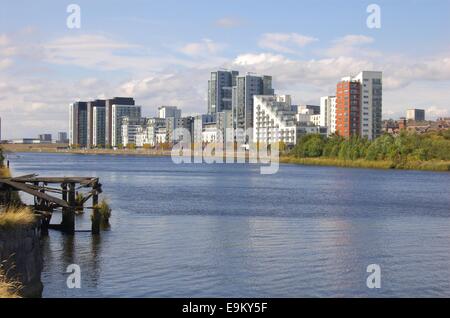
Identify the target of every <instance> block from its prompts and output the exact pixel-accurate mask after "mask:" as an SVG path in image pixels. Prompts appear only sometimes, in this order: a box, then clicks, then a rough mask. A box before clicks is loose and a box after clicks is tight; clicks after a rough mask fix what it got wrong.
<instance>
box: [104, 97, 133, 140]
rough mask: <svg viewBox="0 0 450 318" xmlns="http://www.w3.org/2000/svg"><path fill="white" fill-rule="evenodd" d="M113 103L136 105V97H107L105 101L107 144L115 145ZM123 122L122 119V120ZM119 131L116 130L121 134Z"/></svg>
mask: <svg viewBox="0 0 450 318" xmlns="http://www.w3.org/2000/svg"><path fill="white" fill-rule="evenodd" d="M113 105H125V106H132V105H135V102H134V99H133V98H131V97H114V98H112V99H107V100H106V102H105V146H106V147H111V146H113V113H112V110H113ZM120 122H121V121H120ZM120 131H121V130H120V129H119V132H116V134H117V133H119V134H120Z"/></svg>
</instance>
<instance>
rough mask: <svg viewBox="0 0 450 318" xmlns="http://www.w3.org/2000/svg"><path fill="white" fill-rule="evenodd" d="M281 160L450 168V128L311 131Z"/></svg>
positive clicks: (163, 152)
mask: <svg viewBox="0 0 450 318" xmlns="http://www.w3.org/2000/svg"><path fill="white" fill-rule="evenodd" d="M3 147H4V149H5V151H6V152H43V153H62V154H85V155H124V156H170V155H171V151H170V150H168V149H167V148H165V149H157V148H149V149H147V148H146V149H140V148H137V149H136V148H124V149H78V148H74V149H72V148H69V147H63V146H62V145H53V146H52V145H45V146H41V145H3ZM280 150H281V158H280V162H281V163H287V164H301V165H318V166H336V167H349V168H372V169H407V170H428V171H450V131H449V130H446V131H440V132H430V133H427V134H417V133H414V132H407V131H402V132H401V133H400V134H399V135H398V136H392V135H389V134H385V135H383V136H381V137H379V138H377V139H376V140H374V141H370V140H367V139H363V138H360V137H357V136H355V137H352V138H343V137H339V136H331V137H328V138H327V137H324V136H321V135H316V134H310V135H305V136H304V137H303V138H301V139H300V140H299V141H298V143H297V145H296V146H295V147H294V148H292V149H286V147H284V146H283V145H280Z"/></svg>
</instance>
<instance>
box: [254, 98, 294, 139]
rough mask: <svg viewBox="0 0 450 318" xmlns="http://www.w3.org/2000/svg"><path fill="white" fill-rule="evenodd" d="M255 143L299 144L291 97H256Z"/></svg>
mask: <svg viewBox="0 0 450 318" xmlns="http://www.w3.org/2000/svg"><path fill="white" fill-rule="evenodd" d="M254 105H255V112H254V114H253V122H254V124H255V126H254V128H253V140H252V142H254V143H262V144H271V143H275V142H283V143H285V144H287V145H295V144H296V143H297V124H296V119H295V112H294V111H293V110H292V106H291V98H290V96H289V95H282V96H274V95H269V96H258V95H257V96H254Z"/></svg>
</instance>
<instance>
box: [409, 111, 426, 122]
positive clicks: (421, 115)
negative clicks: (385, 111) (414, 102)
mask: <svg viewBox="0 0 450 318" xmlns="http://www.w3.org/2000/svg"><path fill="white" fill-rule="evenodd" d="M406 119H407V120H414V121H425V110H424V109H416V108H414V109H408V110H407V111H406Z"/></svg>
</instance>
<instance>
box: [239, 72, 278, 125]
mask: <svg viewBox="0 0 450 318" xmlns="http://www.w3.org/2000/svg"><path fill="white" fill-rule="evenodd" d="M255 95H274V90H273V88H272V76H266V75H263V76H256V75H250V74H247V75H243V76H238V77H237V78H236V86H234V87H233V89H232V105H233V122H234V123H233V124H234V128H237V129H244V130H245V131H247V129H249V128H253V96H255Z"/></svg>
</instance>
